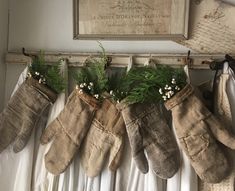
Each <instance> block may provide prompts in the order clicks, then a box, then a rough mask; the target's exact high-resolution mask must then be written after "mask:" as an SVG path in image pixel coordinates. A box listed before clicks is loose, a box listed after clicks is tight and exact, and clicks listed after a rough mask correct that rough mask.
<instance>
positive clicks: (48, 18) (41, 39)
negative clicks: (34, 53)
mask: <svg viewBox="0 0 235 191" xmlns="http://www.w3.org/2000/svg"><path fill="white" fill-rule="evenodd" d="M72 1H73V0H69V1H68V0H66V1H65V0H20V1H19V0H10V31H9V50H21V48H22V47H25V48H26V50H27V49H31V50H39V49H43V50H47V51H57V50H58V51H72V52H76V51H79V52H96V51H98V50H99V46H98V43H97V42H96V41H85V40H83V41H81V40H73V22H72V21H73V18H72V16H73V15H72V10H73V7H72ZM102 44H103V46H104V48H105V49H106V51H107V52H122V53H163V52H164V53H169V52H172V53H176V52H178V53H185V52H187V51H188V49H187V48H184V47H183V46H181V45H178V44H176V43H174V42H170V41H102ZM21 70H22V68H21V67H18V66H14V67H13V66H9V67H8V69H7V82H6V98H7V99H8V97H9V94H10V92H11V89H12V87H13V85H14V83H15V80H16V77H17V75H16V74H17V72H18V73H19V71H21Z"/></svg>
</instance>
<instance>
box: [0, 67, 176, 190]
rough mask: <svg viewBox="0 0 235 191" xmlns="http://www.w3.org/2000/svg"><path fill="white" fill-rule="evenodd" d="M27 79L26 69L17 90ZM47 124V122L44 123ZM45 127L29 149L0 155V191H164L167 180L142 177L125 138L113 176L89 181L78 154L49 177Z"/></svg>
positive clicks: (60, 102) (54, 112) (59, 105)
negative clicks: (43, 138)
mask: <svg viewBox="0 0 235 191" xmlns="http://www.w3.org/2000/svg"><path fill="white" fill-rule="evenodd" d="M26 75H27V69H25V70H24V71H23V72H22V74H21V75H20V77H19V80H18V82H17V84H16V86H15V90H14V91H13V93H14V92H15V91H16V90H17V88H18V87H19V86H20V85H21V84H22V83H23V81H24V80H25V78H26ZM65 99H66V98H65V94H64V93H62V94H60V95H59V97H58V99H57V101H56V102H55V103H54V105H53V106H52V108H51V110H50V114H49V118H48V121H47V124H49V123H50V122H51V121H53V120H54V119H55V118H56V117H57V116H58V114H59V113H60V111H61V110H62V109H63V108H64V105H65ZM44 122H45V121H44ZM43 127H44V124H43V123H42V125H41V126H39V127H38V128H37V130H34V132H33V133H32V135H31V138H30V140H29V142H28V144H27V145H26V147H25V148H24V149H23V150H22V151H21V152H19V153H17V154H15V153H14V152H13V150H12V147H11V146H9V147H8V148H7V149H6V150H4V151H3V152H2V153H1V154H0V190H3V191H21V190H22V191H165V190H166V180H162V179H160V178H158V177H157V176H156V175H155V174H154V173H153V171H151V169H150V171H149V173H147V174H142V173H141V172H140V171H139V170H138V168H137V167H136V165H135V161H134V160H133V159H132V157H131V149H130V146H129V141H128V138H127V136H126V145H125V151H124V157H123V161H122V164H121V166H120V168H119V169H118V170H117V171H116V172H115V173H114V172H111V171H109V169H108V168H107V167H106V168H105V169H104V170H103V171H102V173H101V174H100V175H99V176H97V177H95V178H89V177H87V176H86V175H85V173H84V171H83V169H82V167H81V166H80V162H79V153H78V155H77V156H76V157H75V159H74V160H73V162H72V164H71V165H70V166H69V167H68V168H67V169H66V171H65V172H64V173H62V174H61V175H59V176H54V175H52V174H50V173H49V172H48V171H47V170H46V168H45V165H44V155H45V154H46V153H47V151H48V149H49V148H50V144H47V145H40V141H39V139H40V135H41V132H42V130H43V129H42V128H43ZM172 191H173V190H172Z"/></svg>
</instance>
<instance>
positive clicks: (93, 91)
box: [73, 44, 108, 99]
mask: <svg viewBox="0 0 235 191" xmlns="http://www.w3.org/2000/svg"><path fill="white" fill-rule="evenodd" d="M100 47H101V50H102V51H101V52H100V55H99V57H98V58H89V59H87V60H86V61H85V65H86V67H83V68H81V69H80V70H79V71H78V72H76V73H74V74H73V79H74V80H75V81H76V83H77V85H78V87H79V88H80V89H82V90H83V91H85V92H86V93H88V94H90V95H92V96H94V97H95V98H97V99H101V94H102V93H103V92H105V91H107V90H108V76H107V74H106V67H107V63H108V57H107V56H106V54H105V49H104V48H103V46H102V45H101V44H100Z"/></svg>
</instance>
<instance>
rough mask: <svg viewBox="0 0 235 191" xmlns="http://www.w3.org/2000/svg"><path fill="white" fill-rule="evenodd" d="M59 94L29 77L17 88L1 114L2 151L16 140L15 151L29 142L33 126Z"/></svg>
mask: <svg viewBox="0 0 235 191" xmlns="http://www.w3.org/2000/svg"><path fill="white" fill-rule="evenodd" d="M56 98H57V95H56V94H55V93H54V92H52V91H51V90H50V89H49V88H47V87H46V86H45V85H43V84H39V83H38V81H36V80H34V79H33V78H29V79H27V80H25V82H23V84H22V85H21V86H20V87H19V88H18V89H17V91H16V92H15V94H14V95H13V96H12V97H11V99H10V101H9V102H8V105H7V107H6V108H5V109H4V110H3V112H2V113H1V115H0V152H2V151H3V150H4V149H5V148H6V147H7V146H8V145H9V144H11V143H12V142H14V145H13V150H14V152H19V151H21V150H22V149H23V148H24V147H25V145H26V144H27V142H28V140H29V138H30V135H31V132H32V130H33V128H34V127H35V126H36V125H37V123H38V120H39V119H40V118H41V117H43V116H44V117H46V116H47V115H48V111H49V106H50V103H53V102H55V100H56Z"/></svg>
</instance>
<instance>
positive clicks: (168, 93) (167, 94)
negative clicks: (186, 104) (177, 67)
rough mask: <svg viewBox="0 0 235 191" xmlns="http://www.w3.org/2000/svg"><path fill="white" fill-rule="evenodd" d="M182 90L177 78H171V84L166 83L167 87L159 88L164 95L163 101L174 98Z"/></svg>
mask: <svg viewBox="0 0 235 191" xmlns="http://www.w3.org/2000/svg"><path fill="white" fill-rule="evenodd" d="M179 91H180V87H179V86H178V85H177V81H176V79H175V78H172V79H171V84H170V85H169V84H166V85H165V87H163V88H159V94H160V95H161V96H162V99H163V101H167V100H169V99H170V98H172V97H173V96H174V95H175V94H176V93H177V92H179Z"/></svg>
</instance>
